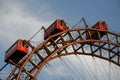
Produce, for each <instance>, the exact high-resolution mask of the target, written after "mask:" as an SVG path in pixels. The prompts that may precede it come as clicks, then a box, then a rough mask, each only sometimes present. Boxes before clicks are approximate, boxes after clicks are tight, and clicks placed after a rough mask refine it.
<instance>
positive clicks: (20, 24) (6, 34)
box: [0, 0, 54, 47]
mask: <svg viewBox="0 0 120 80" xmlns="http://www.w3.org/2000/svg"><path fill="white" fill-rule="evenodd" d="M31 3H32V1H31ZM27 5H28V4H27V2H25V1H24V0H21V1H18V0H17V1H16V0H11V1H10V0H4V1H1V3H0V9H1V10H0V28H1V29H0V35H1V39H0V43H1V45H2V46H3V47H6V45H8V44H11V43H12V42H14V41H16V40H17V39H18V38H23V39H29V38H30V37H31V36H32V35H33V34H34V33H35V32H36V31H37V30H38V29H40V27H41V26H46V25H48V24H49V22H50V21H48V20H49V19H52V17H54V16H53V15H52V12H50V11H49V6H48V5H45V4H39V5H42V7H39V8H40V9H39V10H38V13H39V12H42V11H44V13H45V14H39V16H38V15H37V16H36V12H34V10H31V8H30V5H28V6H27ZM31 6H32V5H31ZM34 7H35V6H34ZM32 8H33V7H32ZM35 8H38V7H35ZM35 8H34V9H35ZM47 8H48V9H47ZM32 11H33V12H32ZM30 12H31V13H30ZM34 14H35V15H34ZM46 16H47V17H46ZM48 16H51V17H48ZM38 18H40V19H38ZM42 19H43V20H42ZM45 20H46V21H45ZM40 36H41V35H40ZM40 38H41V37H40ZM4 43H6V44H4Z"/></svg>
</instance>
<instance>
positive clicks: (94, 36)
mask: <svg viewBox="0 0 120 80" xmlns="http://www.w3.org/2000/svg"><path fill="white" fill-rule="evenodd" d="M92 28H94V29H99V30H101V31H99V33H100V34H99V35H98V32H97V31H95V30H93V31H90V32H86V40H87V39H90V37H91V39H100V38H102V37H103V36H104V35H105V34H106V32H104V30H108V25H107V23H106V22H105V21H98V22H97V23H96V24H95V25H93V26H92Z"/></svg>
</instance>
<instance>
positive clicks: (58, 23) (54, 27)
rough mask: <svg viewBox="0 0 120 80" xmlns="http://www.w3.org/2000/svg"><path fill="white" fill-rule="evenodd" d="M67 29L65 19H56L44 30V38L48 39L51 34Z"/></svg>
mask: <svg viewBox="0 0 120 80" xmlns="http://www.w3.org/2000/svg"><path fill="white" fill-rule="evenodd" d="M66 29H67V26H66V23H65V21H64V20H60V19H56V20H55V21H54V22H53V23H52V24H51V25H50V26H49V27H48V28H47V29H46V30H45V32H44V39H47V38H48V37H49V36H50V35H54V34H56V33H59V32H61V31H65V30H66ZM57 38H58V36H56V37H54V40H55V39H57Z"/></svg>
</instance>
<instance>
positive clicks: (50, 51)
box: [7, 27, 120, 80]
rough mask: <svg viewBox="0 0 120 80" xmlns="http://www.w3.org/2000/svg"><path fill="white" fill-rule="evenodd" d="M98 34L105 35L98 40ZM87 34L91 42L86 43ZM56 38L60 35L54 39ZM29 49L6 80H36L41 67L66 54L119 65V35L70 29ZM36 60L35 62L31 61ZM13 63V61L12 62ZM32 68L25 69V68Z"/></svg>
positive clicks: (88, 29) (85, 29)
mask: <svg viewBox="0 0 120 80" xmlns="http://www.w3.org/2000/svg"><path fill="white" fill-rule="evenodd" d="M91 31H96V32H97V34H96V35H97V36H98V39H92V37H91ZM100 32H104V33H106V34H105V35H104V36H103V37H102V38H100V36H101V35H100ZM86 33H89V37H90V39H87V40H86ZM55 36H59V37H58V39H56V40H54V37H55ZM27 43H28V45H29V46H30V47H31V50H32V51H31V52H30V54H29V55H27V56H26V57H25V58H24V59H23V60H21V61H20V62H19V63H18V64H14V63H13V64H14V66H15V67H14V69H13V70H12V72H11V73H10V74H9V76H8V78H7V80H11V79H13V80H14V79H15V80H21V79H22V74H24V77H25V80H30V79H32V80H37V76H38V75H39V73H40V71H41V69H42V68H43V66H44V65H45V64H46V63H47V62H49V61H50V60H53V59H55V58H59V57H62V56H67V55H73V54H74V55H77V54H79V55H89V56H93V57H98V58H101V59H104V60H107V61H109V62H112V63H114V64H116V65H118V66H120V34H117V33H114V32H110V31H105V30H103V31H100V30H98V29H93V28H87V27H86V28H73V29H69V30H67V31H64V32H60V33H58V34H55V35H52V36H49V38H47V39H46V40H44V41H43V42H42V43H40V44H38V45H37V46H36V47H33V46H32V44H31V43H30V42H29V41H27ZM34 57H36V59H37V61H36V60H33V58H34ZM11 62H12V61H11ZM28 65H30V66H31V67H30V68H28V67H27V66H28Z"/></svg>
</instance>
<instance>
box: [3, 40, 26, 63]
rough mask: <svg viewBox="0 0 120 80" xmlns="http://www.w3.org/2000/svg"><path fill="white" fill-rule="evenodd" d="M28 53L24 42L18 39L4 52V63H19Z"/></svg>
mask: <svg viewBox="0 0 120 80" xmlns="http://www.w3.org/2000/svg"><path fill="white" fill-rule="evenodd" d="M27 53H28V46H27V44H26V43H25V41H24V40H22V39H18V40H17V41H16V42H15V43H14V44H13V45H12V46H11V47H10V48H9V49H8V50H7V51H6V52H5V62H7V63H9V60H12V61H13V62H14V63H17V62H19V61H20V60H21V59H22V58H23V57H24V56H25V55H26V54H27Z"/></svg>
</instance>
